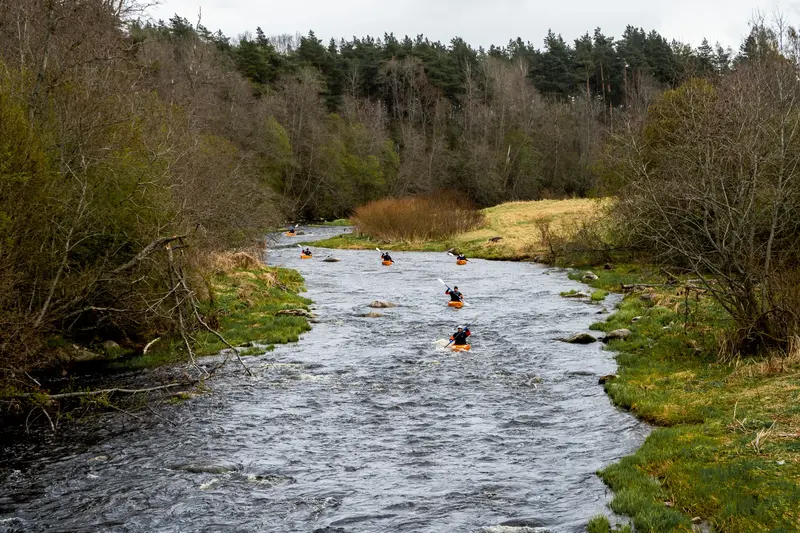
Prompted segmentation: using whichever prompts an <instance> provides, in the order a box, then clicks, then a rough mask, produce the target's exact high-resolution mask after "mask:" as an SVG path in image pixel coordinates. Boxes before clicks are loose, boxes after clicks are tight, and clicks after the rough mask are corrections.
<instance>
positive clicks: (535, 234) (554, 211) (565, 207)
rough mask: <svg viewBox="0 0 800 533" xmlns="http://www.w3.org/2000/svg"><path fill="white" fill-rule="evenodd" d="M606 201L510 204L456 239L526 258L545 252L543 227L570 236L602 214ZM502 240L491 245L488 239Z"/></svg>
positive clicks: (491, 210) (485, 212) (494, 209)
mask: <svg viewBox="0 0 800 533" xmlns="http://www.w3.org/2000/svg"><path fill="white" fill-rule="evenodd" d="M606 203H607V201H606V200H594V199H585V198H582V199H571V200H538V201H533V202H509V203H505V204H501V205H498V206H495V207H490V208H488V209H484V210H483V211H482V213H483V215H484V216H485V222H484V223H483V224H482V225H481V227H480V228H478V229H475V230H474V231H469V232H467V233H464V234H462V235H460V236H458V238H457V239H456V240H457V241H458V242H460V243H464V244H467V243H470V245H471V247H473V248H474V246H475V244H476V243H480V244H479V246H481V247H483V248H487V249H492V248H495V249H501V250H503V251H504V252H505V253H507V254H508V255H510V256H525V255H531V254H535V253H536V252H546V251H547V245H546V243H545V242H543V239H542V231H541V228H542V227H545V226H546V227H547V228H548V229H549V231H550V232H552V234H556V235H559V236H563V237H569V236H570V234H571V233H574V232H575V231H576V230H577V228H578V227H579V226H580V224H581V222H584V221H590V220H592V219H595V218H597V217H598V216H600V215H601V214H602V211H603V207H604V206H605V205H606ZM493 237H501V240H500V241H498V242H496V243H492V242H489V239H491V238H493Z"/></svg>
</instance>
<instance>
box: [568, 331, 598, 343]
mask: <svg viewBox="0 0 800 533" xmlns="http://www.w3.org/2000/svg"><path fill="white" fill-rule="evenodd" d="M561 340H562V341H564V342H568V343H570V344H592V343H593V342H597V339H596V338H594V336H592V335H589V334H588V333H578V334H577V335H573V336H572V337H570V338H568V339H561Z"/></svg>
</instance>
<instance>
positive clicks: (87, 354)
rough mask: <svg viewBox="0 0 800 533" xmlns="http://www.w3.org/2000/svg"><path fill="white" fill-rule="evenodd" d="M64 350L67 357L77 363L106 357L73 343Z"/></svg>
mask: <svg viewBox="0 0 800 533" xmlns="http://www.w3.org/2000/svg"><path fill="white" fill-rule="evenodd" d="M65 351H66V352H67V353H66V356H67V359H69V360H71V361H75V362H78V363H85V362H86V361H96V360H99V359H105V357H106V356H105V355H103V354H99V353H96V352H92V351H90V350H87V349H86V348H84V347H82V346H78V345H77V344H73V345H72V346H70V347H69V348H67V349H66V350H65Z"/></svg>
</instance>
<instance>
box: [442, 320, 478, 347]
mask: <svg viewBox="0 0 800 533" xmlns="http://www.w3.org/2000/svg"><path fill="white" fill-rule="evenodd" d="M476 320H478V315H475V318H473V319H472V321H471V322H470V323H469V324H467V325H466V326H464V330H465V331H466V330H468V329H469V327H470V326H471V325H472V324H474V323H475V321H476ZM452 342H454V341H453V339H450V342H448V343H447V346H445V348H447V347H448V346H450V344H451V343H452Z"/></svg>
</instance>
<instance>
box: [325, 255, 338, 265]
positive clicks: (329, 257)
mask: <svg viewBox="0 0 800 533" xmlns="http://www.w3.org/2000/svg"><path fill="white" fill-rule="evenodd" d="M322 261H323V262H324V263H338V262H339V261H341V259H336V258H335V257H331V256H328V257H326V258H325V259H323V260H322Z"/></svg>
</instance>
